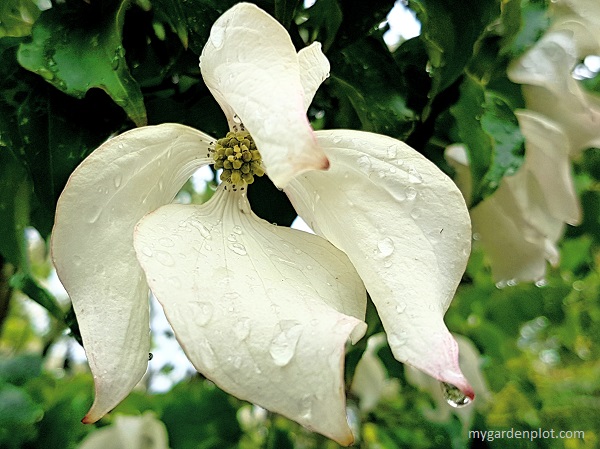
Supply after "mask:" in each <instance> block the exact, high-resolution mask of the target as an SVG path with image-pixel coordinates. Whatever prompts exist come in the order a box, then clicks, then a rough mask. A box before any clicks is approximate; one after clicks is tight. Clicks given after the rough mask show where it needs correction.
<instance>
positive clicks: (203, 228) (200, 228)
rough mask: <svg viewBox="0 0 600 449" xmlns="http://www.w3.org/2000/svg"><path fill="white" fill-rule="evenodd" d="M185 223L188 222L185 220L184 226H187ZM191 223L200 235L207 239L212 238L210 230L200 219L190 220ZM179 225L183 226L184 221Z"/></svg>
mask: <svg viewBox="0 0 600 449" xmlns="http://www.w3.org/2000/svg"><path fill="white" fill-rule="evenodd" d="M185 224H186V222H185V221H184V222H183V226H185ZM189 224H190V226H192V227H194V228H196V229H197V230H198V231H199V232H200V235H201V236H202V237H204V238H205V239H206V240H210V238H211V235H210V231H209V229H208V228H207V227H206V226H204V225H203V224H202V223H200V222H199V221H198V220H190V222H189ZM179 226H182V222H180V223H179Z"/></svg>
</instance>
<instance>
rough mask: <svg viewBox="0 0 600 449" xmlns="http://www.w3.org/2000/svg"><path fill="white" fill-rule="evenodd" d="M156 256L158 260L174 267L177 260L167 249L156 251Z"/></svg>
mask: <svg viewBox="0 0 600 449" xmlns="http://www.w3.org/2000/svg"><path fill="white" fill-rule="evenodd" d="M154 256H155V257H156V260H158V261H159V262H160V263H161V264H162V265H164V266H165V267H172V266H173V265H175V261H174V260H173V258H172V257H171V255H170V254H169V253H167V252H166V251H156V252H155V253H154Z"/></svg>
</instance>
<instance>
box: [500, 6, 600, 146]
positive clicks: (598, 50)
mask: <svg viewBox="0 0 600 449" xmlns="http://www.w3.org/2000/svg"><path fill="white" fill-rule="evenodd" d="M559 5H562V6H565V7H566V6H568V7H569V8H566V9H559V10H558V11H557V13H556V14H555V15H554V23H553V24H552V27H551V28H550V29H549V30H548V31H547V32H546V34H545V35H544V36H542V38H541V39H540V40H539V41H538V42H536V44H535V45H534V46H533V47H532V48H531V49H530V50H528V51H527V52H526V53H525V54H524V55H523V56H521V57H520V58H519V59H517V60H516V61H514V62H513V63H512V64H511V66H510V67H509V70H508V76H509V78H510V79H511V80H512V81H513V82H515V83H519V84H522V85H523V86H522V89H523V95H524V97H525V101H526V105H527V108H528V109H531V110H534V111H536V112H538V113H540V114H543V115H545V116H546V117H548V118H550V119H552V120H553V121H554V122H556V124H557V125H559V126H560V127H561V128H562V130H563V132H564V133H565V135H566V137H567V139H568V142H567V143H568V145H569V153H570V154H571V155H572V156H573V155H577V154H579V153H580V152H581V151H583V150H585V149H587V148H590V147H594V146H595V147H598V146H600V99H599V98H598V97H597V96H595V95H593V94H591V93H589V92H586V91H585V89H584V88H583V86H581V85H580V82H579V81H578V80H576V79H575V78H574V77H573V70H574V69H575V68H576V66H577V64H579V63H580V61H582V60H583V59H584V58H585V57H586V56H589V55H599V54H600V34H599V33H598V26H599V24H600V2H595V1H594V0H591V1H577V2H576V1H573V0H568V1H565V0H562V1H561V2H560V3H559ZM570 8H574V10H571V9H570ZM575 12H578V13H581V14H584V15H577V14H576V13H575Z"/></svg>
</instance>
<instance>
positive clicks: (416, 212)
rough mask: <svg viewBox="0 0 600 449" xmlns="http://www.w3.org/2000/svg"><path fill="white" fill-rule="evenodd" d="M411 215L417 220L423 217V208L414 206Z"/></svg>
mask: <svg viewBox="0 0 600 449" xmlns="http://www.w3.org/2000/svg"><path fill="white" fill-rule="evenodd" d="M410 216H411V217H412V218H413V220H417V219H419V218H420V217H421V209H419V208H417V207H414V208H413V209H412V210H411V211H410Z"/></svg>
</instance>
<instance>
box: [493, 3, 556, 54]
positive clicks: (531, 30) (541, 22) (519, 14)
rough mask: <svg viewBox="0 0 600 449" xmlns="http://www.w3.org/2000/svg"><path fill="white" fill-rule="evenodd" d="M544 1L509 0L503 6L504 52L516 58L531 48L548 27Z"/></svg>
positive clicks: (502, 45) (502, 43)
mask: <svg viewBox="0 0 600 449" xmlns="http://www.w3.org/2000/svg"><path fill="white" fill-rule="evenodd" d="M549 24H550V18H549V15H548V11H547V9H546V5H545V4H544V2H539V1H531V0H509V1H507V2H505V3H504V5H503V8H502V25H503V29H502V41H501V47H502V53H506V54H507V55H508V56H510V57H511V58H516V57H518V56H520V55H521V54H523V53H524V52H525V51H526V50H527V49H528V48H530V47H531V46H532V45H533V44H534V43H535V42H536V41H537V40H538V39H539V38H540V37H541V36H542V35H543V34H544V31H546V29H547V28H548V26H549Z"/></svg>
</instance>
